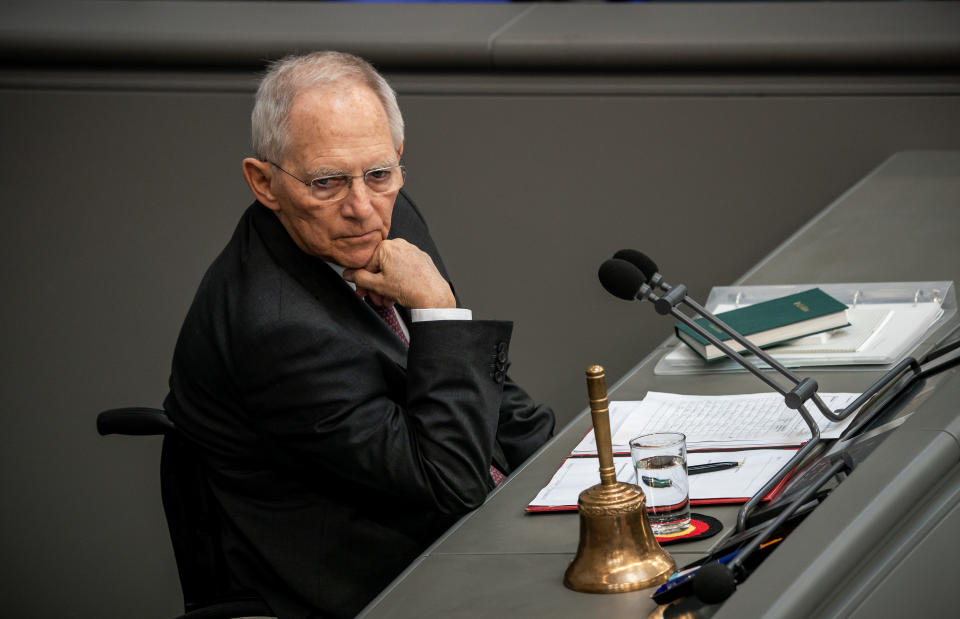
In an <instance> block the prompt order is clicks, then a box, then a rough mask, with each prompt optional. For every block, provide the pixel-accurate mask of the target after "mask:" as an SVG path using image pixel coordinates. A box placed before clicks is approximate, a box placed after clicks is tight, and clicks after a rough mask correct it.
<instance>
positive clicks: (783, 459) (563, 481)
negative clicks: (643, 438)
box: [527, 449, 796, 512]
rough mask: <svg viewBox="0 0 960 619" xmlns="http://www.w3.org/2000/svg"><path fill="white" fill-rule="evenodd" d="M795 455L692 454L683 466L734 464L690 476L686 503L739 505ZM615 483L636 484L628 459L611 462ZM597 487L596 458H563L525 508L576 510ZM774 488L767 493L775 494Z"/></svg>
mask: <svg viewBox="0 0 960 619" xmlns="http://www.w3.org/2000/svg"><path fill="white" fill-rule="evenodd" d="M794 453H796V450H793V449H751V450H749V451H723V452H694V453H691V454H688V456H687V465H688V466H692V465H696V464H709V463H711V462H727V461H736V462H742V464H741V465H740V466H739V467H737V468H733V469H727V470H725V471H716V472H713V473H704V474H702V475H691V476H690V503H691V504H693V505H702V504H712V503H743V502H745V501H747V499H749V498H750V497H751V496H753V495H754V494H755V493H756V492H759V490H760V488H762V487H763V484H765V483H766V482H767V480H769V479H771V478H772V477H773V476H774V475H775V474H776V473H777V471H779V470H780V469H781V468H782V467H783V466H784V465H785V464H786V463H787V461H788V460H789V459H790V458H791V457H792V456H793V455H794ZM613 464H614V467H616V469H617V479H618V480H619V481H624V482H627V483H631V484H636V483H637V479H636V472H635V470H634V468H633V462H632V461H631V459H630V458H629V457H628V456H617V457H615V458H614V459H613ZM599 483H600V469H599V466H598V459H597V458H567V459H566V460H565V461H564V462H563V464H562V465H561V466H560V470H558V471H557V473H556V475H554V476H553V478H552V479H551V480H550V483H549V484H547V486H546V487H545V488H544V489H543V490H541V491H540V493H539V494H537V497H536V498H535V499H534V500H533V501H531V502H530V504H529V505H528V506H527V511H529V512H543V511H569V510H572V509H576V507H577V498H578V497H579V496H580V493H581V492H583V491H584V490H586V489H587V488H589V487H590V486H595V485H596V484H599ZM776 490H777V489H776V488H775V489H774V491H773V492H772V493H771V494H773V493H775V492H776Z"/></svg>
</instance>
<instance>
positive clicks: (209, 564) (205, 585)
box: [97, 408, 273, 619]
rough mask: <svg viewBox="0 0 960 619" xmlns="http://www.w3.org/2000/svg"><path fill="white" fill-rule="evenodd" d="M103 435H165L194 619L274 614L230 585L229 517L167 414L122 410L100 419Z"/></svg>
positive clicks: (163, 488)
mask: <svg viewBox="0 0 960 619" xmlns="http://www.w3.org/2000/svg"><path fill="white" fill-rule="evenodd" d="M97 430H98V431H99V432H100V434H101V435H107V434H125V435H136V436H149V435H162V436H163V447H162V451H161V456H160V493H161V497H162V499H163V510H164V513H165V515H166V518H167V529H168V531H169V532H170V541H171V543H172V544H173V554H174V557H175V559H176V562H177V571H178V572H179V576H180V588H181V591H182V592H183V605H184V611H185V612H186V615H184V617H189V618H190V619H201V618H209V619H214V618H219V617H237V616H266V615H272V614H273V613H272V612H271V611H270V609H269V608H268V607H267V605H266V604H265V603H264V602H263V600H261V599H260V598H259V597H258V596H257V595H256V593H253V592H250V591H242V590H238V589H237V588H235V587H233V586H232V585H231V583H230V570H229V566H228V565H227V562H226V559H225V556H224V553H223V547H222V546H221V543H220V539H221V537H220V532H221V527H222V526H223V517H222V515H221V513H220V507H219V505H218V504H217V502H216V499H215V498H214V496H213V492H212V491H211V490H210V486H209V484H208V482H207V475H206V473H205V471H204V469H203V462H202V460H201V458H199V457H198V455H197V453H196V452H195V449H194V447H193V446H192V445H190V444H189V443H188V442H187V440H186V439H184V438H183V436H182V435H181V434H180V433H179V432H178V431H177V428H176V426H175V425H174V424H173V422H172V421H170V419H169V418H168V417H167V415H166V413H165V412H164V411H162V410H159V409H153V408H122V409H112V410H109V411H104V412H102V413H100V414H99V415H98V416H97Z"/></svg>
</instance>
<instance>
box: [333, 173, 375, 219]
mask: <svg viewBox="0 0 960 619" xmlns="http://www.w3.org/2000/svg"><path fill="white" fill-rule="evenodd" d="M372 198H373V192H372V191H370V188H369V187H367V184H366V183H364V182H363V178H354V179H353V180H352V182H351V183H350V188H349V190H348V191H347V196H346V197H345V198H344V199H343V204H342V205H341V207H340V212H341V213H342V214H343V216H344V217H352V218H357V219H362V218H365V217H367V216H368V215H369V214H370V213H371V212H372V211H373V202H372V200H371V199H372Z"/></svg>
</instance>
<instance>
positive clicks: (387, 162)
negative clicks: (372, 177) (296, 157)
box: [307, 159, 398, 179]
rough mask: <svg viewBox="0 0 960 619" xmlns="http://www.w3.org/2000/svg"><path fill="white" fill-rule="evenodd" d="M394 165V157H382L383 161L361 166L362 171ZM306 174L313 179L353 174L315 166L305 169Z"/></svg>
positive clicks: (395, 163)
mask: <svg viewBox="0 0 960 619" xmlns="http://www.w3.org/2000/svg"><path fill="white" fill-rule="evenodd" d="M395 165H398V164H397V160H396V159H384V160H383V161H380V162H378V163H375V164H373V165H371V166H369V167H366V168H363V171H364V172H368V171H370V170H379V169H380V168H390V167H393V166H395ZM307 176H309V177H310V178H311V179H313V178H323V177H325V176H353V174H352V173H351V172H347V171H346V170H341V169H338V168H317V169H315V170H307Z"/></svg>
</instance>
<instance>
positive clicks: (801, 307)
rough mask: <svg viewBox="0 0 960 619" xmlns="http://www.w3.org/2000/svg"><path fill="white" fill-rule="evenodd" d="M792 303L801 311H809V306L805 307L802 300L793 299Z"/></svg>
mask: <svg viewBox="0 0 960 619" xmlns="http://www.w3.org/2000/svg"><path fill="white" fill-rule="evenodd" d="M793 304H794V305H795V306H796V308H797V309H798V310H800V311H801V312H809V311H810V308H809V307H807V306H806V305H804V303H803V301H794V302H793Z"/></svg>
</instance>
